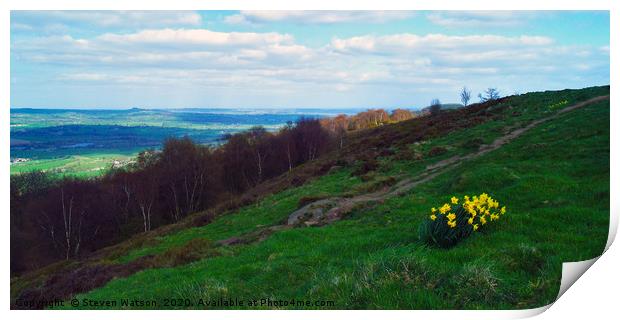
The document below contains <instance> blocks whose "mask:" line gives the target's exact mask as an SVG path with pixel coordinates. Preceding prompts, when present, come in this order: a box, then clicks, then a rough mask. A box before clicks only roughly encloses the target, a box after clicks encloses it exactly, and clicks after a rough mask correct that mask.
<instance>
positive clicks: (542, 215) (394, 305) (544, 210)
mask: <svg viewBox="0 0 620 320" xmlns="http://www.w3.org/2000/svg"><path fill="white" fill-rule="evenodd" d="M604 91H605V90H604V89H601V88H593V89H586V90H579V91H563V92H554V93H534V94H528V95H522V96H519V97H515V98H513V99H512V100H511V101H510V102H509V103H510V104H511V105H513V106H514V108H512V109H506V110H505V111H503V113H502V114H503V115H504V117H499V118H498V119H497V120H495V121H491V122H487V123H485V124H482V125H479V126H476V127H474V128H470V129H465V130H460V131H455V132H453V133H451V134H448V135H446V136H444V137H440V138H438V139H434V140H432V141H429V142H428V143H426V144H418V145H410V146H408V148H420V151H421V152H423V153H424V154H425V155H426V154H427V152H428V150H430V148H432V147H434V146H445V147H446V149H447V150H448V152H446V153H445V154H442V155H440V156H437V157H433V158H427V157H425V158H424V159H422V160H419V161H394V160H390V158H384V159H382V160H381V170H380V171H379V173H380V174H381V175H384V176H388V175H394V174H415V173H418V172H420V171H421V170H423V168H424V167H425V166H426V164H428V163H433V162H435V161H437V160H439V159H442V158H447V157H450V156H452V155H454V154H462V153H464V152H471V147H467V142H468V141H469V140H471V139H473V138H475V137H481V138H482V139H483V140H484V141H485V142H490V141H492V140H493V138H495V137H497V136H499V135H500V134H502V128H505V127H508V126H513V125H515V124H521V125H523V124H524V123H526V122H527V121H529V120H532V119H536V118H540V117H541V116H545V115H549V114H551V113H552V112H556V111H557V110H550V109H549V108H548V106H550V105H553V104H555V103H558V102H560V101H562V100H564V99H567V100H569V105H570V104H572V103H574V102H576V101H581V100H585V99H587V98H589V97H592V96H594V95H598V94H605V93H608V91H607V92H604ZM515 111H518V112H519V113H520V114H512V112H515ZM506 115H509V116H506ZM348 174H349V172H348V171H347V170H342V171H339V172H337V173H334V174H330V175H327V176H324V177H322V178H321V179H318V180H315V181H313V182H311V183H309V184H307V185H304V186H302V187H300V188H296V189H291V190H287V191H285V192H282V193H279V194H276V195H274V196H272V197H269V198H266V199H264V200H263V201H262V202H261V203H259V204H258V205H254V206H249V207H245V208H243V209H241V210H239V211H238V212H237V213H234V214H229V215H226V216H223V217H220V218H218V219H216V220H215V221H214V222H213V223H212V224H209V225H207V226H204V227H201V228H192V229H187V230H183V231H181V232H178V233H174V234H171V235H167V236H164V237H162V238H160V239H159V242H157V243H156V244H155V245H154V246H146V247H144V248H141V249H138V250H136V251H132V252H130V253H129V254H128V255H127V256H124V257H121V258H120V259H119V261H120V262H127V261H131V260H133V259H135V258H136V257H139V256H143V255H146V254H159V253H162V252H164V251H165V249H167V248H170V247H175V246H181V245H183V244H184V243H187V241H189V240H190V239H194V238H207V239H210V240H218V239H223V238H226V237H230V236H234V235H240V234H243V233H246V232H249V231H252V230H256V229H257V228H260V227H261V226H265V225H270V224H276V223H278V222H279V221H281V220H282V219H284V218H286V217H287V216H288V214H290V212H291V211H292V210H294V209H295V208H296V204H297V201H298V199H299V198H300V197H302V196H307V195H312V194H319V193H330V194H338V193H344V192H347V191H348V190H349V189H351V188H352V187H353V186H356V185H359V183H360V181H359V180H357V178H354V179H350V178H349V177H348ZM481 192H487V193H489V194H490V195H491V196H492V197H493V198H496V199H498V200H499V201H500V202H501V203H502V204H505V205H506V206H507V208H508V212H507V213H506V215H505V216H503V217H502V219H501V220H500V221H498V223H496V224H494V225H491V226H490V227H489V228H487V229H486V230H485V231H484V232H481V233H476V234H474V235H473V236H471V237H469V238H467V239H465V240H464V241H462V242H461V243H459V244H458V245H457V246H456V247H454V248H452V249H448V250H445V249H437V248H429V247H427V246H425V245H423V244H422V243H420V242H419V241H418V239H417V227H418V226H419V224H420V223H421V222H422V221H423V220H424V219H426V217H427V216H428V212H429V208H430V207H432V206H437V205H439V204H442V203H444V202H446V201H447V199H448V198H449V197H450V196H452V195H457V196H459V195H463V194H472V193H481ZM608 223H609V102H607V101H606V102H600V103H596V104H593V105H590V106H587V107H585V108H582V109H578V110H575V111H572V112H569V113H567V114H564V115H562V116H560V117H559V118H557V119H555V120H553V121H550V122H547V123H544V124H542V125H540V126H539V127H536V128H534V129H533V130H531V131H529V132H527V133H525V134H524V135H523V136H521V137H519V138H518V139H516V140H514V141H512V142H511V143H509V144H507V145H505V146H504V147H502V148H500V149H499V150H496V151H493V152H490V153H488V154H486V155H484V156H482V157H481V158H478V159H475V160H471V161H469V162H467V163H464V164H462V165H460V166H458V167H456V168H454V169H452V170H450V171H449V172H446V173H444V174H442V175H440V176H438V177H436V178H435V179H433V180H431V181H430V182H427V183H425V184H422V185H420V186H418V187H417V188H415V189H414V190H412V191H411V192H409V194H407V195H404V196H402V197H393V198H390V199H388V200H387V201H385V202H384V203H381V204H374V205H369V206H367V207H364V208H360V209H358V210H356V211H354V212H353V213H352V214H351V215H350V216H348V217H347V219H345V220H342V221H338V222H336V223H334V224H331V225H327V226H324V227H316V228H296V229H290V230H283V231H279V232H276V233H274V234H273V235H271V236H270V237H269V238H268V239H267V240H265V241H263V242H257V243H251V244H247V245H238V246H232V247H226V248H225V249H221V250H225V254H222V255H220V256H217V257H212V258H207V259H203V260H199V261H196V262H193V263H191V264H188V265H184V266H179V267H175V268H160V269H148V270H144V271H141V272H138V273H136V274H134V275H132V276H129V277H127V278H123V279H115V280H113V281H111V282H109V283H108V284H107V285H105V286H104V287H102V288H99V289H95V290H93V291H91V292H89V293H86V294H80V295H77V298H79V299H83V298H88V299H119V298H120V297H123V298H139V299H154V300H157V301H158V302H159V305H158V308H164V309H166V308H170V306H164V305H163V301H164V299H166V298H187V299H191V300H192V301H196V300H197V299H206V300H210V299H217V298H219V297H223V298H228V297H232V298H239V299H262V298H270V299H272V300H278V299H283V300H291V299H302V300H319V299H320V300H332V301H334V305H333V306H331V308H338V309H351V308H371V309H375V308H376V309H401V308H404V309H459V308H472V309H479V308H481V309H487V308H490V309H505V308H506V309H515V308H534V307H539V306H542V305H546V304H548V303H550V302H552V301H553V300H554V299H555V297H556V296H557V293H558V289H559V284H560V277H561V263H562V262H566V261H579V260H584V259H590V258H593V257H595V256H597V255H599V254H600V253H601V252H602V250H603V248H604V246H605V242H606V240H607V231H608ZM193 307H194V308H201V307H200V306H193ZM271 308H273V307H271Z"/></svg>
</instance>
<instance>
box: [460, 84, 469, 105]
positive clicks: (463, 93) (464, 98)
mask: <svg viewBox="0 0 620 320" xmlns="http://www.w3.org/2000/svg"><path fill="white" fill-rule="evenodd" d="M460 96H461V102H462V103H463V105H464V106H467V103H469V99H471V90H469V89H467V87H463V89H461V93H460Z"/></svg>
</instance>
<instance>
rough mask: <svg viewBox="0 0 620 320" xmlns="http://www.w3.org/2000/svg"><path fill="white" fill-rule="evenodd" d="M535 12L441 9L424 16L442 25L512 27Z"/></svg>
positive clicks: (532, 15)
mask: <svg viewBox="0 0 620 320" xmlns="http://www.w3.org/2000/svg"><path fill="white" fill-rule="evenodd" d="M534 16H535V13H533V12H525V11H441V12H431V13H429V14H427V15H426V18H427V19H428V20H429V21H430V22H432V23H434V24H436V25H440V26H443V27H451V28H463V27H474V28H479V27H514V26H517V25H521V24H524V23H526V22H527V21H528V20H529V19H531V18H533V17H534Z"/></svg>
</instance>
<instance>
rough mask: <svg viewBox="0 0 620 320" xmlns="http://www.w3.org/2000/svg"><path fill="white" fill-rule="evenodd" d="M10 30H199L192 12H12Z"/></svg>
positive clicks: (199, 20)
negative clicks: (195, 27) (99, 28)
mask: <svg viewBox="0 0 620 320" xmlns="http://www.w3.org/2000/svg"><path fill="white" fill-rule="evenodd" d="M11 21H14V24H12V28H13V26H18V27H23V26H28V27H30V28H38V29H41V31H45V32H49V31H53V30H49V28H50V26H51V25H56V28H58V26H61V25H62V26H63V27H64V28H69V27H71V26H73V27H80V26H85V25H90V26H98V27H105V28H121V29H124V28H145V27H146V28H148V27H161V26H198V25H200V24H201V23H202V17H201V16H200V14H198V13H197V12H194V11H72V10H69V11H12V12H11Z"/></svg>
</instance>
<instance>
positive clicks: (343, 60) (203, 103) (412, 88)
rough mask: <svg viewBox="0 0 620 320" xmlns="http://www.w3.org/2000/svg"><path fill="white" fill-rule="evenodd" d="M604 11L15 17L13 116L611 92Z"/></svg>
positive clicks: (412, 103) (403, 103) (392, 104)
mask: <svg viewBox="0 0 620 320" xmlns="http://www.w3.org/2000/svg"><path fill="white" fill-rule="evenodd" d="M609 32H610V30H609V13H608V12H607V11H579V12H570V11H477V12H466V11H415V12H412V11H389V12H384V11H301V12H300V11H202V12H197V11H152V12H140V11H123V12H121V11H13V12H11V107H37V108H128V107H146V108H178V107H241V108H252V107H260V108H270V107H274V108H281V107H321V108H329V107H334V108H336V107H337V108H347V107H356V108H359V107H362V108H364V107H369V108H370V107H384V108H396V107H420V106H425V105H428V103H429V101H430V100H431V99H433V98H439V99H440V100H441V101H442V102H444V103H450V102H457V101H458V91H459V89H460V88H461V87H463V86H467V87H469V88H470V89H472V91H473V92H474V93H475V94H477V93H478V92H481V91H483V90H484V89H485V88H487V87H496V88H498V89H499V90H500V92H501V93H502V94H505V95H508V94H513V93H515V92H520V93H523V92H528V91H540V90H548V89H563V88H581V87H587V86H593V85H605V84H609V72H610V71H609Z"/></svg>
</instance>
